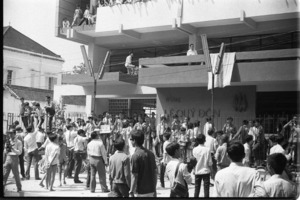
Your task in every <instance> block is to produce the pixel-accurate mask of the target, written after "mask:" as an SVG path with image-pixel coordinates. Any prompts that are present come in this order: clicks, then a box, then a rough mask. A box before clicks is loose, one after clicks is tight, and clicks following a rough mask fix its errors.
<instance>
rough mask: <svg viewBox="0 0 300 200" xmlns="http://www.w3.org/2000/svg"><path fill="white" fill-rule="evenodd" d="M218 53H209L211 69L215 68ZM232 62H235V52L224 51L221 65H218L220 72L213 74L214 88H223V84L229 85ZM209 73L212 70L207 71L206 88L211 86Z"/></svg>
mask: <svg viewBox="0 0 300 200" xmlns="http://www.w3.org/2000/svg"><path fill="white" fill-rule="evenodd" d="M218 55H219V54H218V53H216V54H210V59H211V65H212V69H213V70H214V69H215V68H216V67H215V65H216V64H217V58H218ZM234 63H235V52H233V53H225V54H224V57H223V61H222V65H221V67H220V73H219V74H215V81H214V82H215V83H214V86H215V88H217V87H219V88H223V87H225V86H228V85H230V83H231V77H232V72H233V66H234ZM211 73H212V72H208V86H207V89H208V90H210V89H211V86H212V77H211Z"/></svg>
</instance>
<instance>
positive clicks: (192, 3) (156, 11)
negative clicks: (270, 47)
mask: <svg viewBox="0 0 300 200" xmlns="http://www.w3.org/2000/svg"><path fill="white" fill-rule="evenodd" d="M181 1H182V2H183V4H182V8H181V6H180V3H179V2H181ZM181 9H182V10H181ZM241 10H244V11H245V13H246V17H253V18H255V19H256V20H258V21H261V20H276V19H277V18H279V19H284V18H291V17H294V18H296V17H297V14H295V13H298V12H299V3H297V1H295V0H278V1H274V0H256V1H253V0H242V1H241V0H226V1H224V0H212V1H208V0H164V1H162V0H149V1H147V2H146V3H136V4H132V5H131V4H124V5H121V6H113V7H99V8H98V10H97V19H101V20H97V22H96V32H102V31H116V30H118V29H119V25H120V24H123V29H124V30H126V29H137V28H147V27H159V26H171V25H172V21H173V19H175V18H179V17H180V16H182V23H183V24H189V23H202V24H203V25H204V26H207V25H210V26H214V25H225V24H226V23H233V24H234V23H241V22H240V16H241ZM274 15H275V16H276V15H277V16H278V17H275V16H274ZM281 15H284V16H281ZM137 19H138V20H137ZM214 21H215V22H217V21H218V22H217V23H218V24H214V23H213V22H214Z"/></svg>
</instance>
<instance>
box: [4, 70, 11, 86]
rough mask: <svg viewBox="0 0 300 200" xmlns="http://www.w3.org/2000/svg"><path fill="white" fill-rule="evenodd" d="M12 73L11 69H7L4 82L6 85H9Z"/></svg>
mask: <svg viewBox="0 0 300 200" xmlns="http://www.w3.org/2000/svg"><path fill="white" fill-rule="evenodd" d="M12 75H13V70H7V78H6V84H7V85H11V83H12Z"/></svg>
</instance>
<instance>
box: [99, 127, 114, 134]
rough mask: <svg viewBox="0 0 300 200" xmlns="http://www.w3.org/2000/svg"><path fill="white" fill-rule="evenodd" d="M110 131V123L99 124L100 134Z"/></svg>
mask: <svg viewBox="0 0 300 200" xmlns="http://www.w3.org/2000/svg"><path fill="white" fill-rule="evenodd" d="M106 133H111V130H110V125H101V126H100V134H106Z"/></svg>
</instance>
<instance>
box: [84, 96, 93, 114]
mask: <svg viewBox="0 0 300 200" xmlns="http://www.w3.org/2000/svg"><path fill="white" fill-rule="evenodd" d="M93 104H94V99H93V95H86V103H85V113H86V115H87V116H89V115H90V114H91V113H92V111H93V110H92V109H93Z"/></svg>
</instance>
